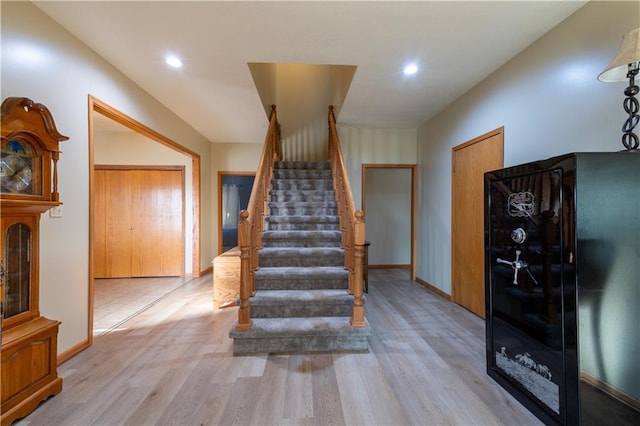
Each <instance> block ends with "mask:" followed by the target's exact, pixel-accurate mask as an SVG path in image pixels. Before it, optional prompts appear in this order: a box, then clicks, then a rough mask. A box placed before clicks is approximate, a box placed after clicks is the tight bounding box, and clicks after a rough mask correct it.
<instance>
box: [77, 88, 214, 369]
mask: <svg viewBox="0 0 640 426" xmlns="http://www.w3.org/2000/svg"><path fill="white" fill-rule="evenodd" d="M88 111H89V113H88V129H89V139H88V141H89V147H88V151H89V315H88V316H89V324H88V344H87V346H90V345H91V344H92V343H93V309H94V302H93V299H94V278H93V277H94V270H93V260H94V253H93V238H94V229H93V228H94V223H93V217H94V213H95V212H94V210H93V209H94V207H93V203H94V196H93V194H94V188H93V184H94V174H93V170H94V167H95V147H94V121H93V113H95V112H97V113H99V114H101V115H104V116H105V117H107V118H110V119H111V120H113V121H115V122H116V123H119V124H121V125H123V126H125V127H127V128H128V129H130V130H133V131H134V132H136V133H138V134H140V135H142V136H145V137H147V138H148V139H151V140H153V141H155V142H157V143H159V144H161V145H164V146H166V147H168V148H171V149H173V150H174V151H177V152H179V153H181V154H183V155H186V156H188V157H191V171H192V175H191V181H192V196H191V198H192V201H191V203H192V211H193V227H192V229H193V231H192V239H193V248H192V257H193V258H192V275H193V276H194V277H199V276H201V274H202V271H201V269H200V223H201V222H200V221H201V207H200V206H201V194H200V188H201V180H200V179H201V178H200V175H201V171H200V155H199V154H198V153H196V152H194V151H191V150H190V149H188V148H186V147H184V146H182V145H180V144H179V143H177V142H174V141H172V140H171V139H169V138H167V137H165V136H163V135H161V134H160V133H158V132H156V131H155V130H153V129H151V128H149V127H147V126H145V125H144V124H142V123H140V122H139V121H137V120H135V119H133V118H132V117H129V116H128V115H126V114H124V113H123V112H121V111H118V110H117V109H115V108H113V107H112V106H110V105H108V104H107V103H105V102H103V101H101V100H100V99H98V98H96V97H94V96H92V95H89V97H88ZM81 346H82V345H79V346H78V347H81ZM82 349H85V347H81V349H79V350H78V352H79V351H81V350H82ZM65 356H66V353H65ZM70 356H72V355H70ZM70 356H69V357H70Z"/></svg>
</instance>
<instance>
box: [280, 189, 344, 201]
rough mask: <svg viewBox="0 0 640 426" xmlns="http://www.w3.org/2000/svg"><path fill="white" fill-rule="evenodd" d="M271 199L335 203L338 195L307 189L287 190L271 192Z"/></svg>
mask: <svg viewBox="0 0 640 426" xmlns="http://www.w3.org/2000/svg"><path fill="white" fill-rule="evenodd" d="M269 201H271V202H274V203H291V202H296V203H335V202H336V197H335V195H334V194H333V191H332V192H331V194H323V193H315V192H309V193H308V194H305V191H297V192H296V191H287V192H286V193H275V194H271V196H270V199H269Z"/></svg>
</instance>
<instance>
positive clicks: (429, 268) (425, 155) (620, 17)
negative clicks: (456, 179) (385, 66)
mask: <svg viewBox="0 0 640 426" xmlns="http://www.w3.org/2000/svg"><path fill="white" fill-rule="evenodd" d="M639 17H640V3H638V2H591V3H588V4H586V5H585V6H584V7H583V8H581V9H579V10H578V11H577V12H576V13H574V14H573V15H572V16H570V17H568V18H567V19H566V20H565V21H564V22H562V23H561V24H560V25H558V26H557V27H556V28H554V29H553V30H551V31H550V32H549V33H547V34H546V35H544V36H543V37H541V38H540V39H539V40H537V41H536V42H535V43H533V44H532V45H531V46H529V48H527V49H526V50H524V51H523V52H522V53H521V54H519V55H518V56H516V57H515V58H514V59H512V60H511V61H509V62H508V63H507V64H505V65H504V66H503V67H501V68H500V69H499V70H497V71H496V72H495V73H493V74H492V75H491V76H490V77H488V78H487V79H486V80H484V81H483V82H482V83H480V84H479V85H478V86H476V87H475V88H473V89H472V90H471V91H469V92H468V93H466V94H465V95H464V96H462V97H461V98H460V99H458V100H457V101H455V102H454V103H452V104H451V105H449V107H447V108H446V109H445V110H444V111H443V112H441V113H440V114H439V115H438V116H436V117H435V118H434V119H432V120H430V121H429V122H427V123H425V124H424V125H423V126H421V127H420V128H419V129H418V163H419V164H418V169H419V173H418V176H419V178H418V179H419V183H418V186H419V188H420V189H419V202H418V213H419V217H420V218H419V221H418V243H417V253H418V256H417V258H418V259H417V276H418V277H419V278H421V279H423V280H424V281H426V282H428V283H430V284H432V285H433V286H435V287H437V288H438V289H440V290H442V291H443V292H445V293H449V294H450V293H451V149H452V148H453V147H454V146H456V145H459V144H461V143H464V142H466V141H468V140H471V139H473V138H475V137H476V136H479V135H481V134H483V133H486V132H488V131H490V130H493V129H496V128H498V127H500V126H504V127H505V141H504V154H505V156H504V158H505V166H510V165H515V164H519V163H524V162H527V161H534V160H538V159H543V158H547V157H550V156H554V155H559V154H564V153H567V152H577V151H618V150H620V149H622V144H621V142H620V136H621V132H620V128H621V126H622V122H623V121H624V119H625V116H624V111H623V109H622V99H623V91H624V88H625V84H624V83H601V82H599V81H598V80H597V76H598V74H599V73H600V72H601V71H602V70H603V69H604V68H605V67H606V65H607V64H608V63H609V62H610V61H611V59H613V56H614V55H615V53H616V51H617V49H618V47H619V45H620V42H621V39H622V35H623V34H624V33H626V32H627V31H629V30H631V29H633V28H635V27H638V24H639ZM506 36H508V35H506Z"/></svg>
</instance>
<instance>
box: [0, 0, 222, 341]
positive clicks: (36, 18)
mask: <svg viewBox="0 0 640 426" xmlns="http://www.w3.org/2000/svg"><path fill="white" fill-rule="evenodd" d="M1 19H2V21H1V38H2V80H1V89H0V90H1V96H2V99H5V98H6V97H9V96H20V97H28V98H31V99H33V100H34V101H36V102H40V103H43V104H45V105H46V106H47V107H48V108H49V109H50V111H51V113H52V114H53V117H54V119H55V121H56V124H57V127H58V129H59V131H60V132H61V133H62V134H64V135H66V136H69V140H68V141H66V142H64V143H62V144H61V150H62V154H61V158H60V162H59V165H58V169H59V189H60V199H61V201H62V202H63V203H64V206H63V210H64V216H63V217H62V218H59V219H52V218H49V216H48V215H46V214H45V215H44V216H43V218H42V221H41V235H42V238H41V244H40V249H41V255H40V280H41V286H40V309H41V312H42V314H43V315H45V316H47V317H50V318H55V319H57V320H60V321H62V325H61V327H60V333H59V343H58V351H59V352H60V353H62V352H65V351H67V350H69V349H70V348H73V347H74V346H77V345H81V344H83V343H85V342H86V341H87V339H88V328H89V326H88V308H89V304H88V292H89V258H88V256H89V181H88V178H89V152H88V114H89V111H88V96H89V95H93V96H95V97H97V98H98V99H100V100H102V101H104V102H106V103H107V104H109V105H111V106H112V107H114V108H116V109H118V110H120V111H122V112H123V113H125V114H127V115H128V116H130V117H133V118H134V119H135V120H137V121H139V122H141V123H142V124H144V125H146V126H147V127H150V128H152V129H154V130H155V131H157V132H158V133H160V134H162V135H164V136H166V137H167V138H169V139H171V140H173V141H176V142H177V143H179V144H181V145H183V146H185V147H187V148H188V149H190V150H192V151H195V152H198V153H199V154H200V156H201V162H202V163H201V164H202V171H203V172H202V179H201V180H202V183H201V185H202V203H201V206H202V220H201V225H202V230H201V242H202V248H201V260H200V264H201V268H203V269H204V268H206V267H208V266H209V265H210V262H211V259H212V258H213V253H214V247H215V245H214V243H213V242H214V238H213V231H214V227H213V224H214V222H213V221H212V220H210V218H211V217H212V207H213V205H212V200H213V198H214V197H213V196H212V193H213V191H212V183H213V179H212V176H211V170H212V169H211V153H210V152H211V144H210V143H209V141H207V140H206V139H205V138H204V137H203V136H202V135H200V134H199V133H197V132H196V131H195V130H193V129H192V128H191V127H189V126H188V125H187V124H186V123H185V122H183V121H182V120H181V119H180V118H178V117H177V116H176V115H175V114H173V113H172V112H171V111H169V110H167V109H166V108H165V107H164V106H163V105H161V104H160V103H159V102H158V101H156V100H155V99H154V98H152V97H151V96H149V95H148V94H147V93H146V92H144V91H143V90H142V89H140V88H139V87H138V86H136V85H135V84H134V83H132V82H131V81H130V80H128V79H127V78H125V77H124V76H123V75H122V74H120V73H119V72H118V71H117V70H115V69H114V68H113V67H112V66H111V65H110V64H108V63H107V62H106V61H105V60H104V59H102V58H100V57H99V56H97V55H96V54H95V53H94V52H93V51H92V50H90V49H89V48H87V47H86V46H85V45H84V44H82V43H81V42H80V41H78V40H77V39H76V38H74V37H73V36H71V35H70V34H69V33H68V32H67V31H66V30H64V29H62V28H61V27H60V26H59V25H58V24H56V23H55V22H54V21H52V20H51V19H49V18H48V17H47V16H46V15H45V14H43V13H42V12H41V11H40V10H39V9H37V8H36V7H35V6H34V5H33V4H31V3H30V2H2V17H1ZM26 53H28V55H27V54H26Z"/></svg>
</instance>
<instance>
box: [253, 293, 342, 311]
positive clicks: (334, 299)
mask: <svg viewBox="0 0 640 426" xmlns="http://www.w3.org/2000/svg"><path fill="white" fill-rule="evenodd" d="M353 299H354V297H353V296H352V295H350V294H348V293H347V292H346V291H345V290H344V289H340V290H334V289H316V290H313V289H310V290H263V291H258V292H256V295H255V296H253V297H252V298H251V317H252V318H289V317H327V316H332V317H349V316H351V311H352V305H353Z"/></svg>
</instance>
